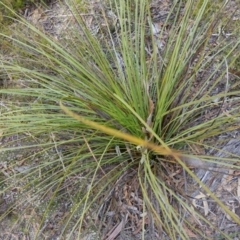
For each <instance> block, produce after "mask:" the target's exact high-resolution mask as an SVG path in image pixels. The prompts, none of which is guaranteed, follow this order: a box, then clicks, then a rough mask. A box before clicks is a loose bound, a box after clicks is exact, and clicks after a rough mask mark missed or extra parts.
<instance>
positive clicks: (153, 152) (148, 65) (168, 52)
mask: <svg viewBox="0 0 240 240" xmlns="http://www.w3.org/2000/svg"><path fill="white" fill-rule="evenodd" d="M185 2H186V3H185V4H184V7H183V5H182V2H181V1H174V4H173V5H172V8H171V10H170V13H169V18H167V19H166V21H165V24H164V26H163V27H162V28H161V31H160V33H159V34H158V36H156V35H154V32H153V28H152V26H153V23H152V20H151V14H150V2H149V1H147V0H144V1H138V0H135V1H109V2H108V1H106V2H105V4H106V6H108V8H107V10H106V9H104V8H102V9H101V8H100V12H101V14H102V15H101V17H102V19H103V22H104V23H105V24H100V26H99V27H100V32H99V33H98V35H97V36H94V35H92V34H91V31H90V30H89V29H88V28H87V26H86V24H85V21H84V19H83V18H82V17H81V13H79V12H78V4H79V2H74V1H69V2H68V7H69V9H70V10H71V12H72V13H73V15H74V20H75V25H74V26H73V27H71V28H69V29H68V30H67V32H66V35H65V36H63V37H62V38H61V39H59V40H55V39H54V38H53V37H51V36H49V35H48V34H47V33H45V32H42V31H40V30H39V29H37V28H36V27H34V26H32V25H31V24H29V23H28V22H26V21H24V20H23V19H21V18H19V23H18V24H19V25H21V26H22V27H19V29H20V30H19V31H17V30H16V31H17V32H16V33H15V34H14V35H4V34H1V37H2V38H3V39H4V40H5V41H6V40H7V41H9V42H10V43H11V44H10V46H11V48H12V51H13V53H14V57H13V58H12V59H2V60H1V74H2V76H4V77H5V78H9V79H11V81H13V82H14V83H15V86H16V87H15V88H14V89H2V90H1V91H0V93H1V94H2V96H3V97H4V98H5V99H8V101H7V102H5V103H4V105H3V106H2V113H1V116H0V119H1V129H2V135H3V136H4V137H5V139H9V140H8V141H7V143H6V144H5V146H4V147H3V148H2V149H1V152H2V154H4V156H5V157H6V161H7V165H8V168H9V169H11V170H12V172H11V173H9V174H8V176H7V177H5V178H4V180H2V181H1V185H2V190H1V193H3V194H6V193H8V192H11V191H12V190H13V189H14V190H15V191H17V197H18V199H17V201H16V202H13V205H12V206H11V208H9V211H7V212H6V214H3V216H2V219H3V218H4V217H5V216H6V215H7V213H8V212H11V211H13V209H15V210H16V209H19V210H21V211H22V212H24V213H26V212H28V211H29V209H33V208H34V209H35V210H34V211H35V214H33V211H32V213H31V214H27V213H26V214H27V215H28V218H29V220H31V217H32V218H35V217H36V216H37V217H41V218H40V219H41V220H39V225H38V231H37V232H36V234H35V238H36V239H37V238H39V237H41V236H42V235H41V234H42V233H43V231H44V228H43V226H44V224H45V223H46V220H47V219H48V218H50V217H51V214H52V211H53V210H54V209H56V208H57V207H58V206H59V203H62V202H65V205H67V206H69V207H68V209H67V211H66V212H65V215H64V218H63V219H62V220H61V221H62V223H64V224H63V225H64V226H65V227H64V228H63V229H62V231H61V235H62V236H65V237H64V239H67V238H69V239H70V236H75V239H81V238H83V236H84V234H86V232H88V230H89V228H88V229H87V227H89V226H93V229H94V231H95V232H97V231H98V230H99V233H98V234H99V235H100V234H101V231H102V229H103V225H101V224H99V222H98V221H99V220H100V223H103V221H105V220H106V219H105V217H106V216H103V213H104V211H103V210H102V208H103V206H106V205H107V204H109V205H111V204H113V202H114V201H115V202H116V201H117V200H119V199H114V196H113V194H112V193H113V192H114V191H115V189H116V188H119V186H120V185H121V184H120V183H121V181H124V179H125V177H124V176H129V177H130V178H131V179H132V178H134V179H136V181H137V184H135V186H137V187H136V189H135V191H136V192H137V193H138V196H139V199H141V200H142V202H141V204H140V205H139V209H140V211H141V214H140V215H141V219H142V220H141V221H142V223H141V224H142V226H141V225H140V227H141V228H142V237H143V238H144V228H145V226H146V225H147V226H151V229H152V232H157V233H158V234H159V235H158V236H161V239H164V237H165V238H166V239H177V238H178V237H180V238H181V239H189V238H190V236H189V231H191V232H192V233H194V234H196V236H199V237H201V236H202V237H204V238H207V237H208V236H206V235H205V233H203V232H202V231H200V230H199V229H198V228H195V226H194V225H193V224H192V222H191V221H190V220H188V219H189V215H191V214H193V213H192V212H193V211H194V214H193V215H194V217H196V218H198V219H199V220H200V221H202V223H204V224H205V225H208V226H210V227H212V228H216V226H213V225H212V224H211V223H210V222H209V221H208V220H207V219H206V218H205V217H204V216H202V214H201V213H199V212H198V211H196V210H193V209H192V207H191V204H190V202H189V201H187V197H186V196H185V195H183V194H182V192H178V191H177V190H176V189H174V188H172V187H171V186H170V185H168V184H167V182H166V178H165V177H164V176H166V175H167V173H166V171H165V170H166V169H165V168H166V164H165V163H168V162H170V163H172V164H175V163H176V162H177V163H178V164H179V165H180V166H182V167H183V168H184V169H185V171H186V172H187V173H188V174H189V175H190V176H191V177H193V178H194V180H195V181H197V182H198V183H199V184H200V185H201V186H202V189H203V190H204V191H205V193H206V194H209V196H210V197H211V198H212V199H213V200H214V201H216V202H217V204H218V205H219V206H220V207H222V208H223V209H224V211H226V212H227V213H228V214H229V215H230V216H231V217H232V219H233V220H234V221H235V222H238V223H239V218H238V217H237V216H236V214H234V213H233V212H231V211H230V210H229V209H228V208H227V206H225V205H224V204H223V203H222V202H221V201H220V200H219V199H218V198H217V197H216V196H215V195H214V194H213V193H211V191H210V190H209V189H208V188H207V187H206V186H204V185H203V184H202V183H201V181H200V180H199V179H198V178H197V177H196V176H195V175H194V173H193V172H192V171H191V170H190V169H189V167H188V166H187V165H186V162H184V161H182V160H184V157H186V156H188V157H193V155H194V153H191V151H190V150H189V146H192V145H196V146H201V147H206V148H209V149H211V148H212V149H214V150H216V151H221V150H220V149H218V146H211V145H209V142H210V140H211V139H212V138H213V137H214V136H218V135H219V134H221V133H225V132H228V131H232V130H236V129H238V128H239V109H238V104H237V103H238V98H237V97H236V96H237V95H238V94H239V90H238V89H237V86H238V85H236V84H234V85H233V87H232V85H231V82H230V80H229V79H228V77H227V76H228V69H229V67H231V66H232V65H233V64H234V61H235V59H237V57H239V56H238V55H239V53H238V51H237V49H238V47H239V42H229V43H226V42H225V39H224V38H221V39H220V40H219V42H218V43H217V44H215V45H211V38H212V33H214V32H216V31H217V29H218V21H219V20H220V18H221V10H222V8H223V6H222V7H221V6H219V8H218V10H217V11H214V9H216V8H214V7H212V8H210V1H201V4H199V5H198V4H196V5H195V3H194V1H185ZM133 5H134V6H133ZM195 6H196V7H195ZM110 10H111V11H110ZM208 11H209V12H208ZM110 12H111V14H113V15H114V16H116V25H115V26H116V27H115V29H113V28H112V25H111V27H110V25H109V24H108V23H109V21H108V19H107V18H108V15H107V14H109V13H110ZM208 13H209V14H208ZM170 15H171V16H174V17H173V19H172V18H170ZM203 16H204V17H203ZM103 26H104V30H103ZM166 31H167V33H168V34H167V38H165V42H164V47H163V48H162V49H161V48H159V41H161V39H162V38H163V36H164V34H165V33H166ZM13 36H14V37H13ZM69 36H71V37H69ZM209 46H210V47H209ZM229 47H230V48H229ZM226 48H229V49H230V50H228V52H227V53H225V50H226ZM222 53H225V54H224V55H223V54H222ZM219 56H220V57H219ZM222 85H224V87H223V88H220V87H219V86H222ZM217 87H218V89H219V91H218V92H216V91H214V90H215V89H216V88H217ZM223 103H224V104H229V106H230V104H231V108H229V110H228V114H225V113H224V112H223V111H222V110H221V107H222V106H223ZM208 112H213V113H214V114H212V116H210V117H208V118H206V117H204V116H205V114H206V113H208ZM11 152H16V153H18V155H19V154H20V153H21V154H22V155H23V156H24V157H22V158H21V160H19V158H18V157H13V158H9V157H7V156H9V154H10V153H11ZM201 158H202V159H203V161H210V162H214V160H213V158H212V157H210V156H201ZM224 160H228V161H230V162H228V165H233V164H234V163H235V161H237V160H238V158H237V156H234V158H233V157H229V159H224ZM164 164H165V165H164ZM218 164H223V165H224V164H225V163H224V161H222V160H221V159H218ZM23 166H25V170H22V169H23V168H22V167H23ZM164 166H165V167H164ZM236 167H237V166H236ZM128 180H129V179H128ZM119 184H120V185H119ZM129 191H130V190H129ZM130 193H131V191H130ZM118 197H119V198H121V196H118ZM122 197H123V196H122ZM110 203H111V204H110ZM99 206H101V209H99ZM116 211H117V210H116ZM99 213H101V214H102V215H101V214H99ZM105 213H106V212H105ZM96 215H97V217H96ZM29 216H30V217H29ZM146 216H147V217H146ZM139 217H140V216H139ZM21 220H23V219H21V218H20V219H19V222H20V221H21ZM99 225H100V227H99ZM149 228H150V227H149ZM89 231H90V230H89ZM148 231H150V230H148ZM219 232H220V234H222V235H224V236H225V237H226V238H227V239H228V238H229V237H228V236H227V235H226V234H225V233H224V232H221V231H220V230H219Z"/></svg>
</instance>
